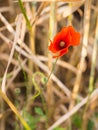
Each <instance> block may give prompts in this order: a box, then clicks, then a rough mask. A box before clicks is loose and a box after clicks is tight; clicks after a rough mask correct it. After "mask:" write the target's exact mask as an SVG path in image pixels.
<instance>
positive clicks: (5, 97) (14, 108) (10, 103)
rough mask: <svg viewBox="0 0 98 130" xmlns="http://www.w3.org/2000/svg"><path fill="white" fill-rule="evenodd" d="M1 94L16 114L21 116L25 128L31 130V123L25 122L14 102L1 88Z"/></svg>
mask: <svg viewBox="0 0 98 130" xmlns="http://www.w3.org/2000/svg"><path fill="white" fill-rule="evenodd" d="M0 96H1V97H2V98H3V99H4V101H5V102H6V103H7V104H8V105H9V107H10V108H11V110H12V111H13V112H14V113H15V115H16V116H17V117H18V118H19V120H20V121H21V123H22V124H23V126H24V128H25V129H26V130H31V128H30V127H29V125H28V124H27V123H26V122H25V120H24V119H23V118H22V117H21V115H20V114H19V112H18V110H17V109H16V107H15V106H14V105H13V104H12V102H11V101H10V100H9V98H8V97H7V96H6V95H5V94H4V93H3V92H2V91H1V90H0Z"/></svg>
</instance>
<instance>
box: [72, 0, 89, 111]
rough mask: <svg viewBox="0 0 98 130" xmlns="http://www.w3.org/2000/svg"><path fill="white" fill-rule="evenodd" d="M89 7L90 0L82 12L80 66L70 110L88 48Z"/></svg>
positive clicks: (75, 95)
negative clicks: (82, 29) (82, 28)
mask: <svg viewBox="0 0 98 130" xmlns="http://www.w3.org/2000/svg"><path fill="white" fill-rule="evenodd" d="M90 6H91V0H87V1H86V2H85V10H84V11H85V12H84V35H83V46H82V51H81V59H80V66H79V69H78V73H77V77H76V81H75V85H74V88H73V94H72V98H73V100H72V102H71V104H70V109H71V108H72V107H73V106H74V104H75V99H76V97H77V94H78V91H79V86H80V82H81V77H82V72H83V68H84V63H85V57H86V56H87V46H88V35H89V25H90Z"/></svg>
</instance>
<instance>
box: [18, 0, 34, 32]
mask: <svg viewBox="0 0 98 130" xmlns="http://www.w3.org/2000/svg"><path fill="white" fill-rule="evenodd" d="M18 3H19V6H20V9H21V11H22V13H23V15H24V17H25V20H26V23H27V27H28V29H29V30H31V28H32V26H31V24H30V21H29V19H28V17H27V14H26V11H25V8H24V6H23V3H22V1H21V0H18Z"/></svg>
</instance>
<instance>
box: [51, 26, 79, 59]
mask: <svg viewBox="0 0 98 130" xmlns="http://www.w3.org/2000/svg"><path fill="white" fill-rule="evenodd" d="M79 43H80V33H79V32H76V31H75V30H74V28H73V27H72V26H68V27H64V28H63V29H62V30H61V31H60V32H59V33H58V34H56V36H55V37H54V39H53V42H52V41H51V40H50V45H49V50H50V51H51V52H52V53H54V56H53V57H54V58H57V57H60V56H63V55H64V54H66V53H67V52H68V48H69V47H70V46H76V45H79Z"/></svg>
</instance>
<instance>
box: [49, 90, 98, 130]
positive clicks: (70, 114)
mask: <svg viewBox="0 0 98 130" xmlns="http://www.w3.org/2000/svg"><path fill="white" fill-rule="evenodd" d="M97 95H98V88H97V89H96V90H94V92H93V93H92V95H91V97H90V101H92V100H93V98H95V97H96V96H97ZM87 101H88V97H86V98H84V99H83V100H82V101H81V102H80V103H78V104H77V105H76V106H74V107H73V109H72V110H70V111H69V112H67V114H65V115H63V116H62V117H61V118H60V119H59V120H57V121H56V122H55V123H54V124H53V125H52V126H51V127H50V128H48V130H53V129H54V128H56V127H57V126H59V125H60V124H62V123H63V122H64V121H66V120H67V119H68V118H70V117H71V116H72V115H73V114H74V113H76V112H77V111H78V110H79V109H80V108H81V107H82V106H84V105H85V104H86V103H87Z"/></svg>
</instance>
